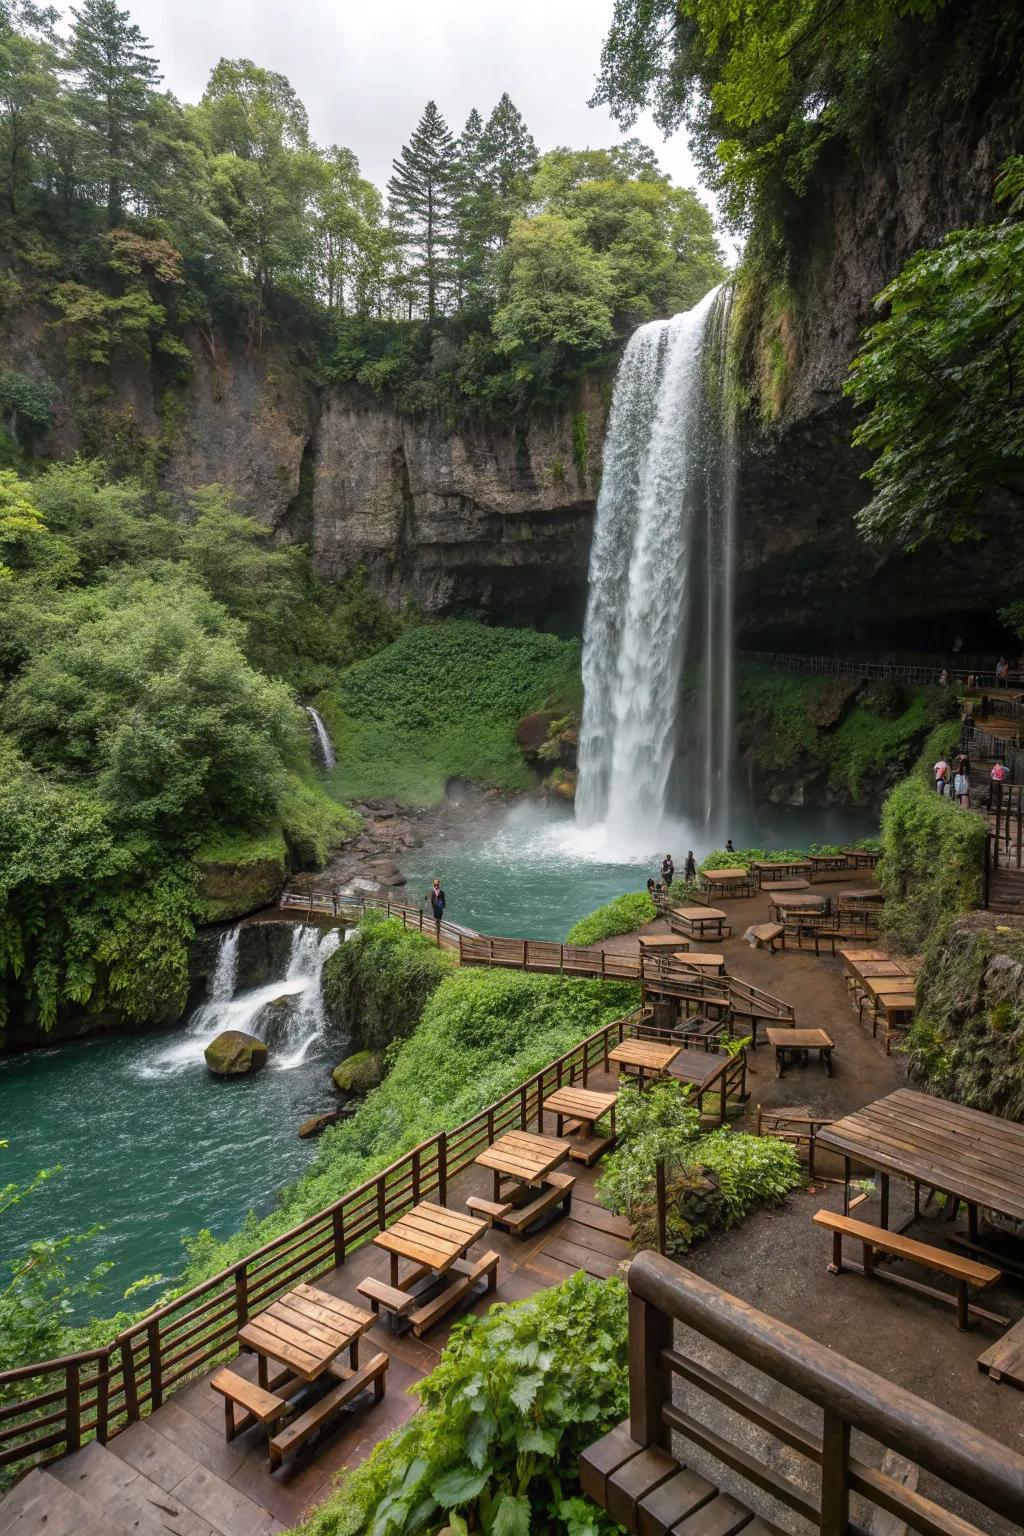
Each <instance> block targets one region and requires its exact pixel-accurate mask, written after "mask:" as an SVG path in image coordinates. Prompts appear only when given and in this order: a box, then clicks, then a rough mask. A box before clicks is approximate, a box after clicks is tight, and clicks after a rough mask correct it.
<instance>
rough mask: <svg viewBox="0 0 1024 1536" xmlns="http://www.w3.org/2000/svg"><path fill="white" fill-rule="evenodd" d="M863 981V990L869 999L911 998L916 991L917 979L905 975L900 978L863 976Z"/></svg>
mask: <svg viewBox="0 0 1024 1536" xmlns="http://www.w3.org/2000/svg"><path fill="white" fill-rule="evenodd" d="M863 979H864V990H865V992H866V993H867V994H868V996H869V997H883V996H896V995H902V996H904V997H913V996H914V993H915V992H916V991H917V977H916V976H907V975H906V974H905V973H904V975H902V976H865V977H864V978H863Z"/></svg>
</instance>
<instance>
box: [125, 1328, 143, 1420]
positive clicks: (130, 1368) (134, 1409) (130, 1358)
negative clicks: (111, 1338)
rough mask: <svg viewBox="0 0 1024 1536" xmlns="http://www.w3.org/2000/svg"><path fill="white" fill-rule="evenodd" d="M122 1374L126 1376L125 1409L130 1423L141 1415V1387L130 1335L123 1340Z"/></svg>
mask: <svg viewBox="0 0 1024 1536" xmlns="http://www.w3.org/2000/svg"><path fill="white" fill-rule="evenodd" d="M121 1374H122V1376H123V1377H124V1411H125V1417H126V1418H127V1420H128V1423H129V1424H134V1423H135V1421H136V1419H137V1418H138V1417H139V1388H138V1383H137V1381H136V1379H135V1350H134V1347H133V1344H132V1340H131V1338H130V1337H128V1338H123V1339H122V1340H121Z"/></svg>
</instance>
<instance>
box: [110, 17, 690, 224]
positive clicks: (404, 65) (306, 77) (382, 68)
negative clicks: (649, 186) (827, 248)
mask: <svg viewBox="0 0 1024 1536" xmlns="http://www.w3.org/2000/svg"><path fill="white" fill-rule="evenodd" d="M127 3H128V4H129V7H130V9H131V12H132V15H133V17H134V19H135V20H136V21H137V22H138V24H139V26H140V27H141V28H142V30H143V31H144V32H145V33H146V35H147V36H148V37H149V39H150V40H151V42H152V43H153V45H154V49H155V52H156V54H157V56H158V57H159V59H160V61H161V65H162V68H163V72H164V79H165V84H166V85H167V86H168V87H169V88H170V89H171V90H172V91H173V92H174V93H175V95H176V96H179V97H180V98H181V99H182V100H185V101H196V100H198V98H199V97H200V96H201V95H202V92H203V88H204V86H205V84H206V79H207V76H208V75H209V72H210V70H211V69H212V68H213V66H214V64H215V63H216V62H217V60H218V59H219V58H220V57H221V56H226V57H228V58H251V59H253V60H254V61H255V62H256V63H257V64H261V65H263V66H264V67H266V68H268V69H276V70H279V71H280V72H281V73H282V74H285V75H287V76H288V78H289V80H290V81H291V83H292V85H293V86H294V88H295V90H296V91H297V92H298V94H299V96H300V97H301V98H302V100H303V101H304V102H305V104H306V107H307V108H308V111H309V119H310V126H311V129H312V132H313V136H314V138H315V139H316V140H317V142H318V143H320V144H323V145H327V144H344V145H346V146H347V147H348V148H349V149H352V150H354V151H355V153H356V155H358V157H359V161H360V165H361V167H362V171H363V174H364V176H368V177H369V178H370V180H371V181H374V182H376V183H377V184H378V186H380V187H383V186H384V184H385V182H386V181H387V179H388V176H389V175H390V174H391V161H392V159H393V158H394V156H395V155H396V154H397V153H398V151H399V149H400V148H401V146H402V144H403V143H404V142H405V141H406V140H407V139H408V138H409V135H410V133H411V132H412V130H413V129H414V128H415V126H416V123H417V121H418V119H419V116H420V113H421V112H422V110H423V107H424V106H425V104H426V102H427V100H428V99H429V98H430V97H433V98H434V100H435V101H436V102H437V104H438V107H439V108H440V109H441V111H442V112H443V113H444V115H445V117H446V118H447V120H448V124H449V126H450V127H451V128H452V129H453V130H454V131H455V132H457V131H458V130H459V129H460V128H461V127H462V124H463V123H464V122H465V120H466V117H467V115H468V113H469V111H470V109H471V108H472V107H477V108H479V110H480V111H481V112H482V113H483V115H484V117H486V116H487V113H488V112H489V111H490V109H491V107H492V106H493V105H494V103H495V102H496V101H497V99H498V97H499V96H500V95H501V93H502V91H508V93H509V95H510V96H511V97H512V100H513V101H514V102H515V103H516V105H517V107H518V108H519V110H520V111H521V112H522V114H523V116H524V117H525V118H526V121H527V123H528V125H529V128H530V131H531V132H532V134H533V136H534V138H535V139H536V141H537V144H538V147H539V148H540V149H541V150H545V149H551V148H553V147H554V146H555V145H556V144H568V145H571V146H572V147H573V148H574V149H582V148H585V147H587V146H591V147H593V148H599V147H604V146H606V145H608V144H612V143H615V142H616V141H617V140H618V139H620V138H621V137H622V135H621V134H620V133H619V132H618V130H617V129H616V126H615V124H614V123H613V122H612V120H611V118H610V116H609V115H608V113H607V112H606V111H604V110H603V109H598V110H592V109H591V108H589V107H588V106H587V100H588V98H589V97H590V95H591V93H592V91H593V89H594V80H595V77H596V75H597V68H598V62H599V59H600V53H601V43H602V40H603V37H604V33H605V30H606V28H607V25H608V21H609V18H610V16H611V12H612V0H227V3H224V0H220V3H218V0H175V3H174V4H168V3H167V0H127ZM635 133H636V136H637V137H638V138H641V139H643V140H644V141H645V142H646V143H648V144H650V145H651V147H652V148H653V149H654V150H655V151H656V152H657V154H658V157H659V159H660V161H661V164H662V167H663V169H664V170H666V171H668V172H669V174H670V175H671V177H672V179H673V181H674V182H675V183H676V184H677V185H679V186H692V187H695V188H696V189H697V190H698V191H699V192H700V193H701V195H702V197H703V198H704V200H705V202H706V203H707V204H708V206H709V207H711V208H712V209H713V207H714V203H713V200H712V198H711V197H710V196H709V194H708V193H707V192H705V191H703V189H701V188H700V187H699V185H698V182H697V176H696V172H695V170H694V167H693V161H692V160H691V158H690V154H689V150H688V148H687V145H686V140H685V138H684V136H683V135H682V134H678V133H677V134H675V135H673V137H672V138H671V139H669V140H668V142H665V141H663V139H662V136H661V134H660V133H659V131H658V130H657V129H656V128H655V126H654V124H653V123H652V122H651V121H650V119H649V118H645V119H644V120H642V121H641V122H640V123H638V125H637V128H636V130H635Z"/></svg>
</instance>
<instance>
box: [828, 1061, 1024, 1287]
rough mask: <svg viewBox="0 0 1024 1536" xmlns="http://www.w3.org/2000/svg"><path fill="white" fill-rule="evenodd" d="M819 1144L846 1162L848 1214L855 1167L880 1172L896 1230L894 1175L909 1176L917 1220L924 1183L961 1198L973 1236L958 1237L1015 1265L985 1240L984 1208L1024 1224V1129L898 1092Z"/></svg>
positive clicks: (884, 1220)
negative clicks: (980, 1224)
mask: <svg viewBox="0 0 1024 1536" xmlns="http://www.w3.org/2000/svg"><path fill="white" fill-rule="evenodd" d="M818 1146H819V1147H824V1148H826V1149H827V1150H829V1151H831V1152H835V1153H837V1154H838V1155H839V1156H840V1157H842V1159H843V1168H844V1183H845V1193H844V1198H843V1214H844V1215H849V1210H850V1173H851V1168H852V1165H853V1164H854V1163H856V1164H858V1165H859V1166H862V1167H866V1168H870V1169H872V1170H873V1171H874V1172H875V1173H877V1174H878V1175H879V1180H880V1188H879V1197H880V1203H881V1215H880V1217H879V1225H880V1226H882V1227H888V1225H889V1180H890V1176H891V1175H892V1174H894V1173H897V1174H902V1175H903V1176H904V1177H905V1178H908V1179H911V1180H913V1183H914V1209H915V1215H916V1214H917V1211H918V1207H919V1198H920V1189H921V1186H922V1185H924V1186H925V1188H928V1189H936V1190H940V1191H942V1192H943V1193H945V1194H947V1195H954V1196H956V1198H957V1199H959V1200H963V1201H964V1203H965V1204H966V1206H967V1233H966V1236H963V1235H958V1238H957V1240H958V1241H960V1242H961V1243H962V1244H963V1246H965V1247H968V1248H971V1249H973V1250H975V1251H976V1252H979V1253H982V1254H986V1255H988V1256H989V1257H991V1258H993V1259H995V1261H996V1262H997V1263H998V1265H999V1267H1000V1268H1001V1269H1003V1268H1007V1267H1009V1268H1014V1267H1015V1266H1014V1265H1013V1264H1012V1261H1010V1262H1009V1263H1008V1261H1007V1258H1006V1256H1005V1254H992V1253H991V1252H990V1251H989V1250H988V1249H986V1248H985V1246H984V1245H983V1244H982V1242H981V1241H980V1239H979V1232H978V1210H979V1208H982V1209H985V1210H990V1211H995V1212H998V1214H999V1215H1001V1216H1007V1217H1009V1218H1010V1219H1011V1220H1012V1221H1024V1125H1021V1124H1019V1123H1018V1122H1016V1121H1014V1120H1004V1119H1003V1118H1002V1117H1001V1116H998V1115H987V1114H985V1113H984V1112H983V1111H981V1110H978V1109H967V1108H966V1107H965V1106H964V1105H962V1104H953V1103H951V1102H950V1101H949V1100H948V1099H937V1098H934V1097H933V1096H932V1095H931V1094H928V1093H917V1092H916V1091H915V1090H913V1089H911V1088H898V1089H897V1090H896V1091H895V1093H890V1094H888V1095H887V1096H886V1097H885V1098H883V1099H876V1100H875V1101H874V1103H872V1104H866V1105H865V1106H864V1108H863V1109H858V1110H855V1111H854V1113H853V1114H851V1115H844V1116H843V1118H842V1119H841V1120H836V1121H834V1123H833V1124H832V1125H830V1126H827V1127H826V1128H825V1129H824V1130H823V1131H821V1132H820V1133H819V1135H818Z"/></svg>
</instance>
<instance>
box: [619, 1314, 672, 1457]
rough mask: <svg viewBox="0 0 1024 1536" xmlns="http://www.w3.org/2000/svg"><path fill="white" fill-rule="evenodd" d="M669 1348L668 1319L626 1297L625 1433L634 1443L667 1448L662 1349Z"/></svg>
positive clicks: (667, 1395)
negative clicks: (627, 1406)
mask: <svg viewBox="0 0 1024 1536" xmlns="http://www.w3.org/2000/svg"><path fill="white" fill-rule="evenodd" d="M671 1347H672V1319H671V1317H670V1316H669V1315H668V1313H667V1312H661V1311H659V1309H658V1308H657V1307H655V1306H652V1305H651V1303H650V1302H648V1301H644V1300H643V1299H642V1298H641V1297H639V1296H637V1295H635V1294H634V1293H633V1292H630V1297H629V1433H630V1436H631V1438H632V1439H634V1440H635V1441H636V1443H637V1445H644V1446H647V1445H660V1446H663V1447H664V1448H665V1449H666V1450H668V1448H669V1444H670V1442H669V1431H668V1427H667V1425H666V1424H665V1423H664V1422H663V1420H662V1417H661V1409H662V1405H663V1404H664V1403H666V1402H670V1401H671V1398H672V1385H671V1377H670V1376H669V1372H668V1368H667V1366H666V1364H665V1359H664V1351H665V1350H666V1349H671Z"/></svg>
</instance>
